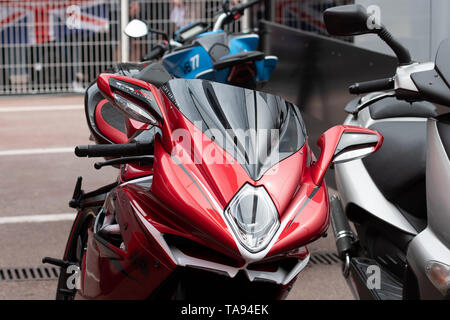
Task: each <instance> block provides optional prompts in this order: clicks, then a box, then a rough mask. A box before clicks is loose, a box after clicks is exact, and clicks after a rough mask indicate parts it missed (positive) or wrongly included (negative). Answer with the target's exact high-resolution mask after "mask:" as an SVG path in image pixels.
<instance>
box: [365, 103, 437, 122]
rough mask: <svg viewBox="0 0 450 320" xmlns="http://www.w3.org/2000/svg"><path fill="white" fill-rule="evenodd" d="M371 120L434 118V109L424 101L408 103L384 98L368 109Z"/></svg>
mask: <svg viewBox="0 0 450 320" xmlns="http://www.w3.org/2000/svg"><path fill="white" fill-rule="evenodd" d="M369 111H370V116H371V118H372V119H375V120H380V119H387V118H405V117H419V118H432V117H436V116H437V114H436V107H435V106H434V105H433V104H431V103H429V102H426V101H421V102H413V103H408V102H406V101H401V100H397V99H396V98H386V99H383V100H380V101H377V102H375V103H373V104H372V105H371V106H370V107H369Z"/></svg>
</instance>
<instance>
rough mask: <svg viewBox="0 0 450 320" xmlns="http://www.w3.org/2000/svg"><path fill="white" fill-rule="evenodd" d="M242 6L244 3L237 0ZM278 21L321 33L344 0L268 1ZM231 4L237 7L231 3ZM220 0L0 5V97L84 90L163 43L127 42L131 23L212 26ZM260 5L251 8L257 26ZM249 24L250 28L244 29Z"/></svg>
mask: <svg viewBox="0 0 450 320" xmlns="http://www.w3.org/2000/svg"><path fill="white" fill-rule="evenodd" d="M241 1H245V0H241ZM273 1H274V4H275V8H276V15H275V17H276V18H275V20H276V21H278V22H280V23H282V24H285V25H289V26H293V27H297V28H301V29H303V30H308V31H314V32H318V33H322V34H323V33H324V26H323V22H322V20H321V19H322V12H323V10H324V9H325V8H327V7H329V6H332V5H336V4H342V3H347V2H349V1H348V0H273ZM232 2H235V3H237V2H239V1H237V0H234V1H233V0H232ZM221 3H222V0H109V1H107V0H31V1H30V0H0V95H4V94H34V93H52V92H82V91H83V90H84V88H85V87H86V86H87V85H88V84H89V83H90V82H91V81H92V80H93V79H95V77H96V75H97V74H98V73H100V72H102V71H104V70H106V69H108V68H110V67H111V66H112V65H113V64H115V63H117V62H119V61H139V59H140V57H142V56H144V55H145V53H146V52H147V51H148V50H149V48H150V47H151V46H152V45H154V44H155V43H156V42H158V41H160V40H161V39H160V37H159V36H156V35H155V34H149V35H148V36H146V37H145V38H142V39H128V38H127V37H126V36H125V35H124V34H123V32H122V30H123V28H124V26H125V25H126V23H127V22H128V21H129V20H130V19H135V18H137V19H141V20H144V21H145V22H147V23H148V24H149V25H150V27H152V28H154V29H158V30H162V31H165V32H168V33H169V34H172V33H173V32H174V31H175V30H176V29H177V28H179V27H180V26H183V25H186V24H188V23H190V22H193V21H196V20H202V21H206V22H208V23H211V22H212V21H213V18H214V14H215V13H216V12H217V11H218V10H220V8H221ZM263 7H264V6H263V5H260V8H259V9H255V10H253V13H254V14H253V15H252V19H253V23H248V22H249V20H242V19H241V20H240V22H238V23H235V24H234V25H232V26H230V27H229V30H230V31H240V30H241V27H243V28H244V29H246V28H248V27H250V26H251V25H253V26H256V21H257V19H259V18H261V12H262V10H264V8H263ZM246 22H247V23H246Z"/></svg>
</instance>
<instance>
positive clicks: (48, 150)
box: [0, 147, 75, 156]
mask: <svg viewBox="0 0 450 320" xmlns="http://www.w3.org/2000/svg"><path fill="white" fill-rule="evenodd" d="M74 150H75V147H62V148H36V149H15V150H14V149H13V150H0V156H20V155H29V154H48V153H73V152H74Z"/></svg>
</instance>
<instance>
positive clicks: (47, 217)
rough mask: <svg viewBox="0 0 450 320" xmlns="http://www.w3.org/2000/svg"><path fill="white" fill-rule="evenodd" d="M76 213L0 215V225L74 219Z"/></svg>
mask: <svg viewBox="0 0 450 320" xmlns="http://www.w3.org/2000/svg"><path fill="white" fill-rule="evenodd" d="M76 215H77V214H76V213H57V214H38V215H32V216H16V217H0V225H2V224H11V223H35V222H52V221H67V220H74V219H75V217H76Z"/></svg>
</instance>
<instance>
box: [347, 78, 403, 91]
mask: <svg viewBox="0 0 450 320" xmlns="http://www.w3.org/2000/svg"><path fill="white" fill-rule="evenodd" d="M394 86H395V85H394V78H386V79H379V80H372V81H365V82H358V83H355V84H353V85H351V86H350V87H349V88H348V90H349V92H350V93H351V94H362V93H370V92H375V91H384V90H390V89H394Z"/></svg>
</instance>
